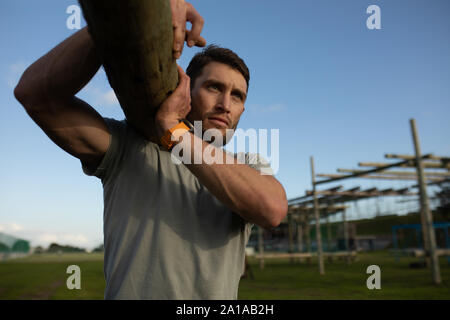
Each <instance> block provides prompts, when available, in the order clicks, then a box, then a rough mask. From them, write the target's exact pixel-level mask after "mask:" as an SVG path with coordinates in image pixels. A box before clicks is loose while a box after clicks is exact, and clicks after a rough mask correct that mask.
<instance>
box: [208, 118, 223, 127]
mask: <svg viewBox="0 0 450 320" xmlns="http://www.w3.org/2000/svg"><path fill="white" fill-rule="evenodd" d="M208 119H209V120H210V121H211V122H213V123H216V124H218V125H220V126H223V127H228V120H227V119H224V118H221V117H209V118H208Z"/></svg>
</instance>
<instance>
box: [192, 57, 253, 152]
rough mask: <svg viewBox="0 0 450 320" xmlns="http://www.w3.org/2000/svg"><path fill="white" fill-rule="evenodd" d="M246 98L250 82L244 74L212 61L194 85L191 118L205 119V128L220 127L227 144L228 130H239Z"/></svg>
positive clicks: (195, 119)
mask: <svg viewBox="0 0 450 320" xmlns="http://www.w3.org/2000/svg"><path fill="white" fill-rule="evenodd" d="M246 98H247V82H246V81H245V78H244V77H243V76H242V74H241V73H240V72H239V71H237V70H235V69H233V68H231V67H229V66H228V65H226V64H223V63H219V62H210V63H208V64H207V65H206V66H205V67H204V68H203V70H202V73H201V75H200V76H198V77H197V79H196V80H195V83H194V87H193V88H191V99H192V100H191V106H192V108H191V112H190V113H189V115H188V116H187V119H188V120H189V121H191V122H192V123H193V122H194V121H202V128H203V131H206V130H208V129H212V128H215V129H218V130H220V132H221V133H222V135H223V137H224V141H223V142H224V144H225V143H226V142H227V141H226V140H227V139H226V135H225V133H226V129H233V130H234V129H236V127H237V124H238V122H239V118H240V117H241V114H242V112H243V111H244V109H245V108H244V102H245V100H246ZM228 138H231V137H228Z"/></svg>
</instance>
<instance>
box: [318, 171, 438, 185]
mask: <svg viewBox="0 0 450 320" xmlns="http://www.w3.org/2000/svg"><path fill="white" fill-rule="evenodd" d="M317 177H324V178H331V179H332V180H337V179H344V178H348V177H352V178H356V177H353V176H349V175H345V174H323V173H318V174H317ZM357 177H358V178H364V179H380V180H417V178H415V177H401V176H387V175H386V176H384V175H358V176H357ZM331 179H330V180H331ZM425 179H426V180H428V181H434V182H435V181H442V180H445V179H443V178H430V177H425ZM323 181H325V180H323ZM317 183H322V181H318V182H317Z"/></svg>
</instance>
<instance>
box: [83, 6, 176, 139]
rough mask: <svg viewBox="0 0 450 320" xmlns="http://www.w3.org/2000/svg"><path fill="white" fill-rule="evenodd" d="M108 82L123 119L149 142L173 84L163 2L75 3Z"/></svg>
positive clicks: (166, 11)
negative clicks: (123, 116)
mask: <svg viewBox="0 0 450 320" xmlns="http://www.w3.org/2000/svg"><path fill="white" fill-rule="evenodd" d="M80 5H81V8H82V11H83V14H84V17H85V19H86V21H87V24H88V29H89V32H90V34H91V36H92V38H93V40H94V42H95V45H96V48H97V50H98V52H99V54H100V58H101V60H102V64H103V67H104V69H105V72H106V75H107V77H108V81H109V83H110V85H111V87H112V88H113V90H114V92H115V94H116V96H117V99H118V100H119V103H120V106H121V107H122V110H123V112H124V114H125V117H126V118H127V121H128V122H129V123H130V124H132V125H133V126H134V127H135V129H137V130H138V131H139V132H140V133H141V134H143V135H144V136H145V137H147V138H148V139H150V138H151V136H152V133H153V127H154V120H153V119H154V115H155V113H156V111H157V109H158V107H159V106H160V105H161V103H162V102H163V101H164V100H165V99H166V98H167V97H168V96H169V95H170V93H171V92H172V91H174V90H175V88H176V86H177V83H178V73H177V65H176V62H175V59H174V58H173V53H172V46H173V29H172V14H171V8H170V2H169V1H168V0H145V1H143V0H80Z"/></svg>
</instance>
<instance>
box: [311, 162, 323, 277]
mask: <svg viewBox="0 0 450 320" xmlns="http://www.w3.org/2000/svg"><path fill="white" fill-rule="evenodd" d="M310 160H311V179H312V187H313V197H314V218H315V219H316V241H317V260H318V263H319V273H320V274H321V275H323V274H325V267H324V264H323V252H322V235H321V233H320V216H319V203H318V200H317V193H316V177H315V173H314V158H313V157H311V158H310Z"/></svg>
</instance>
